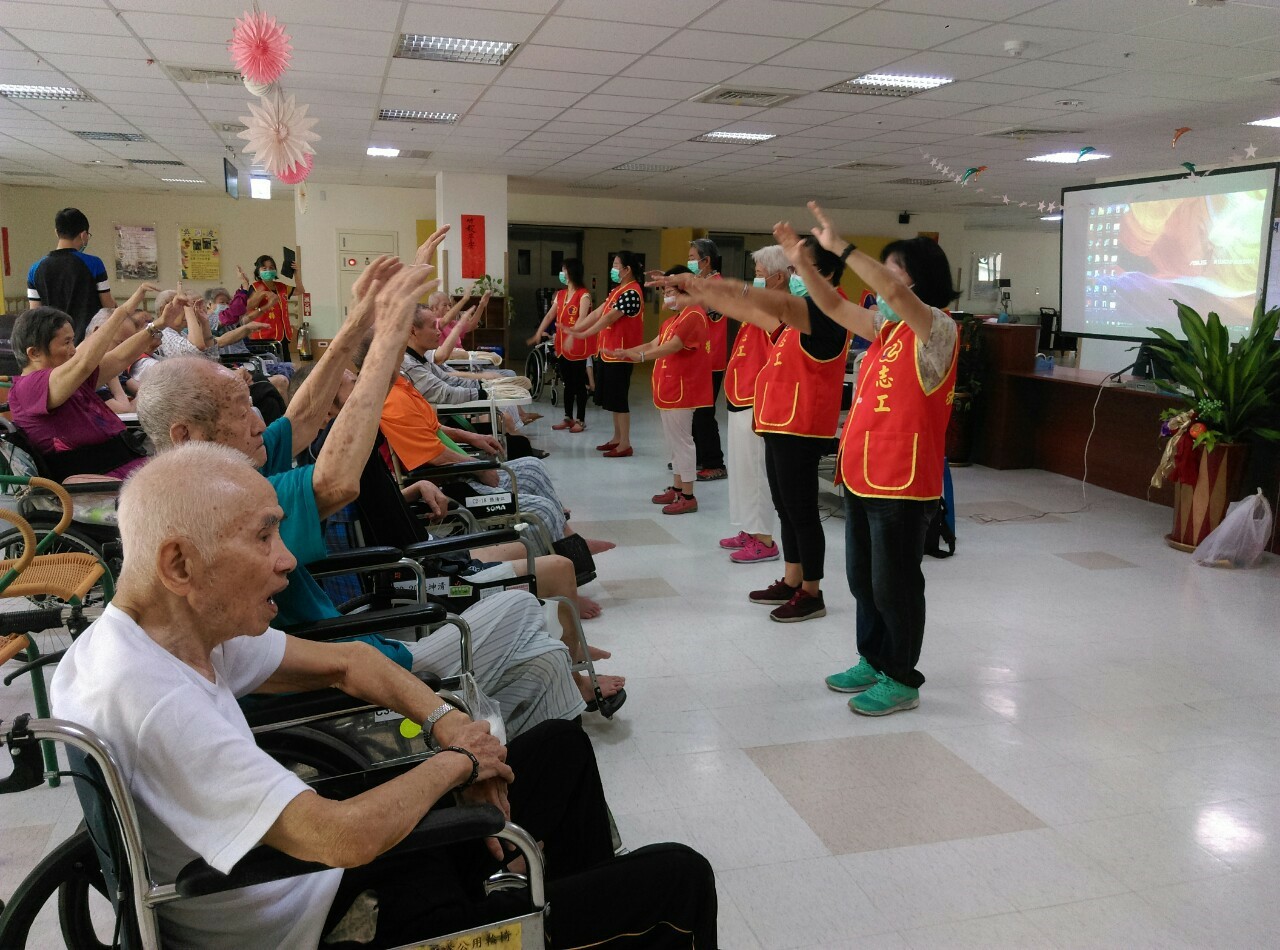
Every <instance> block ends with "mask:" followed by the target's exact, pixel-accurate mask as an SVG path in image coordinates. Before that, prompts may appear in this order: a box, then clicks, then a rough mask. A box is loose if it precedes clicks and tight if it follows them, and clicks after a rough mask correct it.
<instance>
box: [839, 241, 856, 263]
mask: <svg viewBox="0 0 1280 950" xmlns="http://www.w3.org/2000/svg"><path fill="white" fill-rule="evenodd" d="M857 249H858V246H857V245H856V244H854V243H852V242H850V243H848V244H846V245H845V246H844V250H843V251H841V252H840V260H842V261H847V260H848V259H849V255H850V254H852V253H853V252H854V251H856V250H857Z"/></svg>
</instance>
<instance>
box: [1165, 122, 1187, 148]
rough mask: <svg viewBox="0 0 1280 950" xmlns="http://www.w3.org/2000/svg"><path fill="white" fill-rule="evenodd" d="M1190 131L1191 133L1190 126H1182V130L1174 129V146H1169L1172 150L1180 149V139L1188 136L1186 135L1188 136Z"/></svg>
mask: <svg viewBox="0 0 1280 950" xmlns="http://www.w3.org/2000/svg"><path fill="white" fill-rule="evenodd" d="M1190 131H1191V126H1189V125H1184V126H1182V127H1181V128H1177V129H1174V130H1173V142H1172V144H1170V146H1169V147H1170V148H1177V147H1178V139H1180V138H1182V137H1183V136H1184V135H1186V134H1187V133H1188V132H1190Z"/></svg>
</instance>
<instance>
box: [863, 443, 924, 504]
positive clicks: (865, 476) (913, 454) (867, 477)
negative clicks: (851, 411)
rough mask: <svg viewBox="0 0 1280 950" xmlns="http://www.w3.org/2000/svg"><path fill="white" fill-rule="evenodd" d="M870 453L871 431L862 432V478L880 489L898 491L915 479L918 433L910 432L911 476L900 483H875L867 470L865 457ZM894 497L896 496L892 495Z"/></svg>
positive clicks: (918, 450)
mask: <svg viewBox="0 0 1280 950" xmlns="http://www.w3.org/2000/svg"><path fill="white" fill-rule="evenodd" d="M870 454H871V433H870V432H864V433H863V434H862V480H863V481H864V482H866V483H867V484H868V485H870V486H871V487H872V488H876V489H879V490H880V491H888V492H899V491H902V489H904V488H906V487H907V486H908V485H910V484H911V483H912V482H914V481H915V480H916V461H917V458H918V456H919V454H920V433H919V432H913V433H912V434H911V477H910V478H908V479H907V480H906V481H905V482H903V483H902V484H901V485H877V484H876V483H875V482H873V481H872V480H871V473H870V472H868V471H867V457H868V456H869V455H870ZM894 497H895V498H896V497H898V496H896V495H895V496H894Z"/></svg>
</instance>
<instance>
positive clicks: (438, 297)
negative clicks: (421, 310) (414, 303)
mask: <svg viewBox="0 0 1280 950" xmlns="http://www.w3.org/2000/svg"><path fill="white" fill-rule="evenodd" d="M451 299H452V298H450V296H449V295H448V294H446V293H445V292H444V291H443V290H437V291H436V292H435V293H433V294H432V295H431V296H430V297H428V298H427V306H428V307H438V306H440V304H442V303H444V304H447V303H450V302H451Z"/></svg>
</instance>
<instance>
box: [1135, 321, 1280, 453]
mask: <svg viewBox="0 0 1280 950" xmlns="http://www.w3.org/2000/svg"><path fill="white" fill-rule="evenodd" d="M1174 303H1175V304H1176V305H1177V307H1178V322H1179V323H1180V324H1181V326H1182V334H1183V336H1185V337H1186V339H1185V340H1180V339H1178V338H1177V337H1175V336H1174V335H1173V334H1172V333H1170V332H1169V331H1168V330H1163V329H1160V328H1159V327H1149V328H1148V329H1149V330H1150V331H1151V332H1152V333H1153V334H1155V335H1156V336H1157V337H1159V340H1160V342H1158V343H1152V344H1150V347H1151V349H1152V350H1153V351H1154V352H1155V353H1156V354H1157V355H1158V356H1160V357H1162V358H1164V359H1165V360H1166V361H1167V362H1168V364H1169V369H1170V372H1171V374H1172V376H1173V379H1174V381H1175V382H1176V383H1178V385H1179V386H1180V387H1181V389H1182V390H1183V398H1184V400H1185V401H1186V404H1187V405H1186V408H1187V409H1191V410H1193V411H1194V412H1195V413H1196V418H1197V419H1198V420H1199V422H1200V423H1202V424H1203V425H1204V427H1205V428H1204V429H1203V430H1201V431H1200V432H1199V433H1193V435H1195V437H1196V444H1197V445H1202V444H1207V445H1208V447H1210V448H1212V447H1213V445H1214V444H1215V443H1217V442H1248V441H1250V440H1255V439H1265V440H1268V441H1280V429H1276V428H1274V426H1275V425H1276V422H1277V415H1278V405H1280V344H1277V342H1276V338H1275V337H1276V328H1277V325H1280V307H1277V308H1274V309H1272V310H1267V311H1264V310H1263V308H1262V302H1261V301H1259V302H1258V306H1257V308H1256V309H1255V310H1254V312H1253V323H1252V324H1251V325H1250V327H1249V330H1248V332H1247V333H1246V334H1245V335H1244V336H1243V337H1242V338H1241V339H1240V340H1239V341H1238V342H1237V343H1235V344H1232V342H1231V340H1230V337H1229V335H1228V333H1227V328H1226V327H1224V326H1223V325H1222V321H1221V320H1220V319H1219V317H1218V315H1217V314H1216V313H1213V312H1212V311H1210V313H1209V316H1208V318H1207V319H1206V318H1204V317H1201V316H1200V314H1199V313H1197V312H1196V311H1195V310H1193V309H1192V308H1191V307H1188V306H1187V305H1186V304H1183V303H1179V302H1178V301H1176V300H1175V301H1174Z"/></svg>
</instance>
